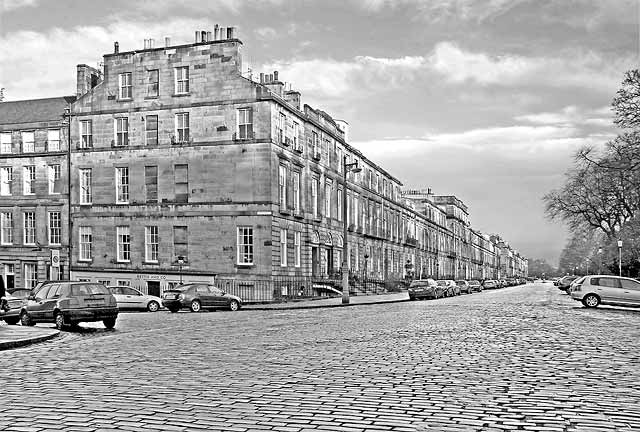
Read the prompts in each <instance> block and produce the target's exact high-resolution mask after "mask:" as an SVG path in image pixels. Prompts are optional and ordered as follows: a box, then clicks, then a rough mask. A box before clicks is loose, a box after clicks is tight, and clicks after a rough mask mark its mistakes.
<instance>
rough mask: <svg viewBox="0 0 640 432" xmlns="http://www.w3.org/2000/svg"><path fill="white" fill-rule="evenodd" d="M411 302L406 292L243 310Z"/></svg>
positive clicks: (246, 307)
mask: <svg viewBox="0 0 640 432" xmlns="http://www.w3.org/2000/svg"><path fill="white" fill-rule="evenodd" d="M405 301H409V295H408V294H407V293H406V292H399V293H392V294H378V295H362V296H351V297H349V304H346V305H343V304H342V297H333V298H327V299H319V300H290V301H288V302H286V303H268V304H247V305H244V306H242V310H261V311H263V310H281V309H318V308H331V307H345V306H359V305H368V304H369V305H370V304H383V303H399V302H405Z"/></svg>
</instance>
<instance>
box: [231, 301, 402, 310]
mask: <svg viewBox="0 0 640 432" xmlns="http://www.w3.org/2000/svg"><path fill="white" fill-rule="evenodd" d="M408 301H410V300H409V299H408V298H406V299H397V300H383V301H378V302H366V303H349V304H346V305H343V304H342V303H337V304H326V305H313V306H295V305H292V306H285V307H264V306H259V307H243V308H242V309H241V310H242V311H279V310H300V309H323V308H339V307H353V306H367V305H378V304H389V303H404V302H408Z"/></svg>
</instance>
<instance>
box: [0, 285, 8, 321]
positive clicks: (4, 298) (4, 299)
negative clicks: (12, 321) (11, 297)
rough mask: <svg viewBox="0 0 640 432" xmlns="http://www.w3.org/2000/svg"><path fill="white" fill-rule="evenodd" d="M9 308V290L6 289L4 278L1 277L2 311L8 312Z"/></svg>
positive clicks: (0, 299)
mask: <svg viewBox="0 0 640 432" xmlns="http://www.w3.org/2000/svg"><path fill="white" fill-rule="evenodd" d="M8 310H9V303H8V302H7V291H6V290H5V289H4V278H3V277H0V311H2V312H6V311H8Z"/></svg>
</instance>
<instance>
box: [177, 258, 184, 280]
mask: <svg viewBox="0 0 640 432" xmlns="http://www.w3.org/2000/svg"><path fill="white" fill-rule="evenodd" d="M185 263H186V260H185V258H184V256H182V255H178V269H179V270H178V271H179V272H180V285H182V266H183V265H184V264H185Z"/></svg>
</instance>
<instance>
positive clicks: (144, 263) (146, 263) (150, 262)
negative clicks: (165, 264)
mask: <svg viewBox="0 0 640 432" xmlns="http://www.w3.org/2000/svg"><path fill="white" fill-rule="evenodd" d="M158 264H159V261H143V262H142V265H158Z"/></svg>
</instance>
